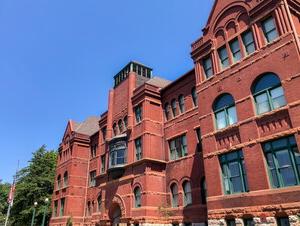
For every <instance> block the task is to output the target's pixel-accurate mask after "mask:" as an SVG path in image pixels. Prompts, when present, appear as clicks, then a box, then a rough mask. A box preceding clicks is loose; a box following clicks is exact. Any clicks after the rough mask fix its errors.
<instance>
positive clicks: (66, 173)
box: [64, 171, 69, 187]
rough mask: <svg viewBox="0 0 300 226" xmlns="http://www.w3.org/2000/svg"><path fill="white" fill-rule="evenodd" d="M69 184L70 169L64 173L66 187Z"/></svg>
mask: <svg viewBox="0 0 300 226" xmlns="http://www.w3.org/2000/svg"><path fill="white" fill-rule="evenodd" d="M68 184H69V175H68V171H66V172H65V173H64V187H67V186H68Z"/></svg>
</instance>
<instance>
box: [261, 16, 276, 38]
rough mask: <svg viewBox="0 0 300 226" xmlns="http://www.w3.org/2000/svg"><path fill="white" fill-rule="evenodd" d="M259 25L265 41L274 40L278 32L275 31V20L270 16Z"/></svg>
mask: <svg viewBox="0 0 300 226" xmlns="http://www.w3.org/2000/svg"><path fill="white" fill-rule="evenodd" d="M261 25H262V29H263V32H264V36H265V39H266V41H267V43H270V42H272V41H274V40H275V39H276V38H277V37H278V32H277V28H276V22H275V19H274V17H272V16H271V17H269V18H268V19H266V20H264V21H262V23H261Z"/></svg>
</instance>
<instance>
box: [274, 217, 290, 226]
mask: <svg viewBox="0 0 300 226" xmlns="http://www.w3.org/2000/svg"><path fill="white" fill-rule="evenodd" d="M277 225H278V226H290V221H289V218H288V217H278V218H277Z"/></svg>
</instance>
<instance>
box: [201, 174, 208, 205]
mask: <svg viewBox="0 0 300 226" xmlns="http://www.w3.org/2000/svg"><path fill="white" fill-rule="evenodd" d="M206 197H207V191H206V181H205V177H203V178H202V180H201V203H202V204H206Z"/></svg>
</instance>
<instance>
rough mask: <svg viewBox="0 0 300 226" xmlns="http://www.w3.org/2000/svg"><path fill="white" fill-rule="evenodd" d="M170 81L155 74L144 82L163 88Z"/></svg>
mask: <svg viewBox="0 0 300 226" xmlns="http://www.w3.org/2000/svg"><path fill="white" fill-rule="evenodd" d="M170 83H171V81H169V80H167V79H164V78H161V77H158V76H155V77H153V78H151V79H150V80H148V81H147V82H146V84H149V85H153V86H156V87H158V88H164V87H166V86H167V85H169V84H170Z"/></svg>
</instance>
